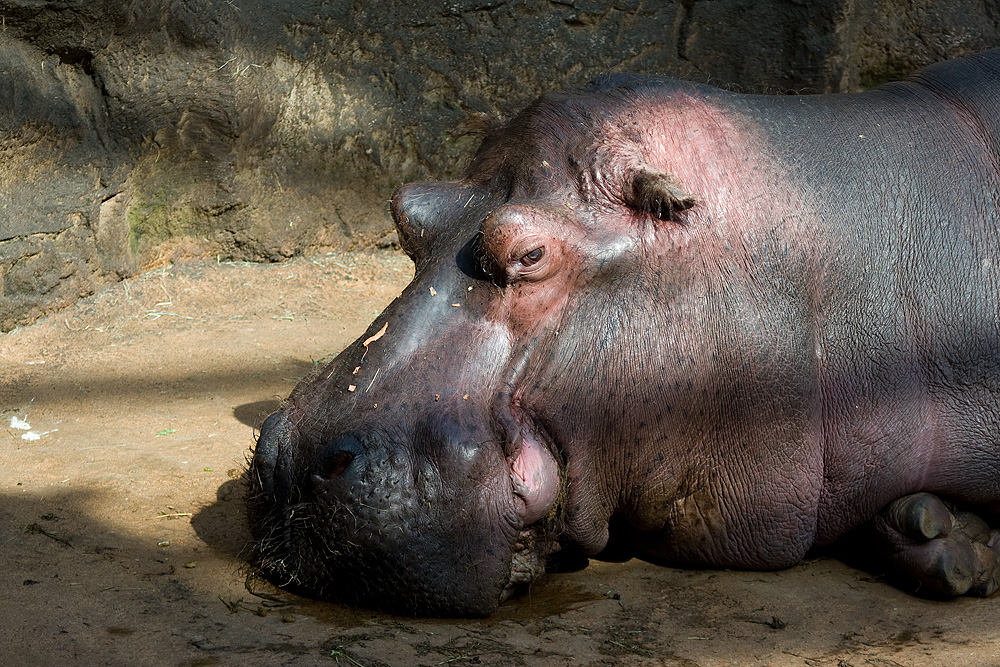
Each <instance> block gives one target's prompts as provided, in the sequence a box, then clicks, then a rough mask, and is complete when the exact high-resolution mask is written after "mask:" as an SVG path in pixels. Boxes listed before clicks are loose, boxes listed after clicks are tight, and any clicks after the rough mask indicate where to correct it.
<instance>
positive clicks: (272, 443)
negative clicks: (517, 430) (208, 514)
mask: <svg viewBox="0 0 1000 667" xmlns="http://www.w3.org/2000/svg"><path fill="white" fill-rule="evenodd" d="M297 417H301V412H300V411H299V410H297V409H296V408H295V407H294V405H290V406H289V407H286V408H285V409H284V410H283V411H281V412H277V413H275V414H273V415H271V416H270V417H269V418H268V419H267V420H266V421H265V422H264V424H263V426H262V427H261V433H260V438H259V440H258V443H257V447H256V449H255V452H254V455H253V460H252V461H251V465H250V470H249V473H248V475H249V480H250V491H249V502H248V511H249V519H250V524H251V526H252V534H253V543H254V546H253V552H252V554H251V559H252V561H253V562H254V563H255V564H256V566H257V568H258V570H259V572H260V573H261V574H262V575H264V576H265V577H266V578H268V579H269V580H271V581H272V582H274V583H275V584H276V585H279V586H281V587H283V588H286V589H288V590H291V591H294V592H300V593H303V594H307V595H309V596H311V597H317V598H321V599H329V600H334V601H338V602H345V603H348V604H355V605H360V606H367V607H377V608H380V609H385V610H391V611H396V612H401V613H409V614H425V615H426V614H430V615H462V616H482V615H486V614H489V613H490V612H492V611H493V610H494V609H495V608H496V606H497V605H498V604H499V603H500V602H502V601H503V600H504V599H506V598H507V597H509V596H510V595H511V594H512V592H513V591H514V590H515V589H516V588H517V586H518V585H520V584H524V583H527V582H530V581H531V580H532V579H534V578H535V577H536V576H537V575H538V574H540V573H541V571H542V570H543V567H544V564H543V561H542V558H541V555H540V554H539V552H538V550H537V544H538V539H537V538H536V537H534V536H533V535H532V534H531V531H530V530H525V527H526V526H527V525H529V524H531V523H533V522H536V521H538V520H539V519H540V518H541V516H540V512H541V510H539V509H538V508H540V507H546V506H551V503H552V502H554V500H555V497H554V493H555V492H556V491H557V490H558V487H557V486H556V485H553V484H548V483H546V481H545V480H547V479H549V478H550V477H553V476H554V478H555V479H558V472H557V469H556V464H555V462H554V460H553V459H552V457H551V456H550V455H548V454H547V453H545V452H541V451H539V450H538V449H537V447H535V446H533V445H532V444H531V440H530V438H529V442H528V444H527V445H525V443H524V440H523V438H521V437H520V436H519V437H518V438H516V440H517V442H516V443H514V444H515V446H518V447H519V448H520V450H521V451H520V452H519V455H517V456H514V457H512V458H511V459H510V460H508V459H507V456H506V454H505V449H506V447H505V446H504V445H503V444H502V443H501V442H499V441H497V439H496V438H494V437H493V436H492V435H490V434H487V433H482V432H476V431H475V429H472V432H470V429H469V428H467V427H466V426H465V425H463V424H460V423H459V422H457V421H455V420H453V419H448V418H440V417H432V418H431V419H425V420H423V421H422V423H421V424H420V425H419V427H418V428H416V429H415V430H414V431H413V432H410V433H406V432H404V431H403V430H402V429H399V428H398V427H395V428H393V427H387V426H385V425H383V426H381V427H380V426H376V425H374V424H370V423H369V424H366V425H365V428H364V430H361V429H349V430H343V431H338V432H337V433H336V434H334V435H332V436H330V437H323V438H322V439H321V440H316V441H314V440H311V439H310V438H309V437H308V436H303V435H302V433H300V431H299V429H298V428H297V427H296V426H295V425H294V422H295V420H296V418H297Z"/></svg>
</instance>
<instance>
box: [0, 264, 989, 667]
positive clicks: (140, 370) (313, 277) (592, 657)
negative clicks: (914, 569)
mask: <svg viewBox="0 0 1000 667" xmlns="http://www.w3.org/2000/svg"><path fill="white" fill-rule="evenodd" d="M410 275H411V268H410V264H409V262H408V260H406V258H405V257H403V256H402V255H399V254H394V253H390V252H383V253H377V254H344V255H320V256H315V257H310V258H299V259H295V260H293V261H289V262H287V263H282V264H271V265H252V264H220V263H217V262H213V261H207V260H202V261H195V262H191V263H184V264H180V265H172V266H168V267H166V268H164V269H161V270H157V271H154V272H150V273H147V274H144V275H141V276H139V277H137V278H134V279H132V280H129V281H127V282H126V283H122V284H118V285H115V286H113V287H110V288H108V289H105V290H104V291H102V292H100V293H99V294H97V295H95V296H93V297H90V298H88V299H85V300H83V301H81V302H79V303H78V304H77V305H76V306H74V307H72V308H70V309H69V310H65V311H62V312H60V313H58V314H56V315H53V316H51V317H49V318H47V319H45V320H42V321H40V322H39V323H37V324H35V325H33V326H30V327H24V328H21V329H17V330H14V331H13V332H11V333H10V334H7V335H2V336H0V359H2V362H0V419H2V423H0V426H2V428H0V559H2V560H0V563H2V570H0V596H2V600H3V603H4V604H3V612H2V616H3V622H2V623H0V664H4V665H7V664H9V665H67V664H78V665H178V666H181V665H183V666H187V667H195V666H202V665H329V664H339V665H342V666H343V667H362V666H363V667H372V666H376V665H406V666H409V665H426V666H432V665H541V664H544V665H569V664H574V665H576V664H580V665H618V664H622V665H671V666H672V665H677V666H684V667H695V666H699V667H709V666H716V665H831V666H836V667H859V666H861V665H883V666H884V665H1000V636H998V633H997V628H998V625H1000V623H998V618H1000V597H997V598H994V599H989V600H978V599H961V600H956V601H953V602H937V601H929V600H924V599H920V598H916V597H912V596H909V595H907V594H904V593H903V592H900V591H898V590H896V589H894V588H892V587H890V586H889V585H887V584H885V583H884V582H882V581H879V580H877V579H875V578H873V577H871V576H870V575H867V574H865V573H863V572H860V571H857V570H853V569H851V568H849V567H847V566H846V565H844V564H842V563H840V562H838V561H836V560H832V559H819V560H812V561H809V562H807V563H804V564H802V565H800V566H798V567H794V568H792V569H790V570H786V571H782V572H767V573H759V572H730V571H724V572H710V571H683V570H673V569H669V568H661V567H655V566H652V565H648V564H645V563H641V562H636V561H632V562H629V563H624V564H613V563H596V562H595V563H591V565H590V566H589V567H588V568H586V569H584V570H582V571H579V572H575V573H568V574H560V575H553V576H550V577H549V578H548V579H546V580H544V581H542V582H541V583H538V584H536V585H535V586H534V587H533V588H532V590H531V591H530V594H529V595H527V596H525V597H523V598H521V599H517V600H515V601H513V602H511V603H508V604H506V605H504V606H503V607H502V609H501V611H500V612H499V613H498V614H497V615H496V616H495V617H493V618H491V619H488V620H439V619H432V620H426V619H412V618H400V617H393V616H387V615H381V614H376V613H372V612H369V611H358V610H353V609H348V608H344V607H340V606H336V605H331V604H326V603H318V602H314V601H310V600H305V599H301V598H297V597H294V596H291V595H289V594H286V593H283V592H281V591H277V590H275V589H270V588H267V587H261V586H259V585H258V586H257V587H254V588H253V590H250V589H248V588H247V587H246V586H245V571H244V564H243V561H242V560H241V556H240V554H241V551H242V550H243V548H244V546H245V543H246V539H247V529H246V527H245V525H244V524H245V520H244V513H243V507H242V488H241V482H240V479H239V478H240V473H241V471H242V469H243V467H244V464H245V457H246V455H247V452H248V449H249V447H250V445H251V443H252V442H253V436H254V432H253V427H254V426H256V425H259V423H260V421H261V420H262V419H263V417H264V416H265V415H266V414H267V413H269V412H270V411H271V410H273V409H274V408H275V407H276V406H277V404H278V401H279V400H280V399H281V398H283V397H284V396H286V395H287V394H288V393H289V391H290V390H291V389H292V386H293V385H294V383H295V382H296V380H297V378H299V377H301V376H303V375H304V374H305V373H306V372H307V371H308V370H309V369H310V368H311V367H312V365H313V364H314V363H316V362H317V361H319V360H321V359H324V358H327V357H329V356H331V355H333V354H335V353H336V352H337V351H338V350H340V349H341V348H343V347H345V346H346V345H347V344H348V343H349V342H350V341H351V340H352V339H353V338H354V337H355V336H357V335H358V334H359V333H360V332H361V331H362V330H363V329H364V328H365V326H366V325H367V324H368V323H369V322H370V321H371V320H372V319H373V318H374V317H375V315H376V314H377V313H378V312H379V311H380V310H381V308H382V307H383V306H384V305H385V304H387V303H388V302H389V301H390V300H391V299H392V298H393V297H394V296H395V295H396V294H398V292H399V291H400V289H402V287H403V286H404V285H405V284H406V282H407V281H408V279H409V277H410Z"/></svg>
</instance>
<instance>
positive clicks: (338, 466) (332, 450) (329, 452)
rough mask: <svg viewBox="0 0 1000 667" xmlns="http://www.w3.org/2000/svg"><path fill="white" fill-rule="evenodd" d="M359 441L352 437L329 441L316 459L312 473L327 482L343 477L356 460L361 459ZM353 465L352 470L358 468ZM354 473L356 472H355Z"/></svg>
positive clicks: (347, 436)
mask: <svg viewBox="0 0 1000 667" xmlns="http://www.w3.org/2000/svg"><path fill="white" fill-rule="evenodd" d="M363 454H364V449H363V448H362V446H361V441H360V440H358V438H356V437H355V436H353V435H343V436H340V437H338V438H336V439H334V440H333V441H331V442H330V443H329V444H328V445H327V446H326V448H325V449H324V450H323V452H322V453H321V454H320V455H319V457H318V458H317V459H316V464H315V466H314V468H313V472H314V473H315V474H316V475H319V476H320V477H322V478H324V479H328V480H332V479H334V478H338V477H343V476H344V475H345V473H347V472H348V470H349V469H350V468H351V467H352V464H353V463H354V461H355V460H356V459H360V458H362V455H363ZM358 467H359V465H355V466H354V468H358ZM355 472H356V471H355Z"/></svg>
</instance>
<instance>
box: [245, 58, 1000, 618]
mask: <svg viewBox="0 0 1000 667" xmlns="http://www.w3.org/2000/svg"><path fill="white" fill-rule="evenodd" d="M998 100H1000V52H990V53H987V54H984V55H981V56H978V57H975V58H971V59H966V60H963V61H955V62H951V63H946V64H941V65H937V66H934V67H931V68H929V69H927V70H924V71H922V72H921V73H919V74H918V75H916V76H915V77H914V78H911V79H910V80H908V81H906V82H903V83H895V84H890V85H887V86H884V87H882V88H880V89H877V90H874V91H870V92H866V93H861V94H854V95H824V96H801V97H795V96H785V97H772V96H753V95H737V94H731V93H727V92H723V91H720V90H716V89H713V88H710V87H706V86H700V85H694V84H689V83H682V82H678V81H673V80H661V79H652V78H637V77H613V78H608V79H603V80H600V81H598V82H595V83H593V84H591V85H590V86H588V87H586V88H584V89H581V90H575V91H569V92H564V93H558V94H553V95H548V96H546V97H543V98H542V99H540V100H539V101H538V102H536V103H535V104H534V105H533V106H531V107H530V108H528V109H527V110H525V111H524V112H522V113H521V114H520V115H519V116H517V117H515V118H514V119H513V120H511V121H510V122H508V123H507V124H505V125H502V126H500V127H496V128H492V129H491V130H490V131H489V132H488V133H487V135H486V138H485V139H484V142H483V144H482V146H481V148H480V150H479V152H478V154H477V155H476V157H475V159H474V161H473V163H472V165H471V166H470V168H469V170H468V172H467V174H466V176H465V177H464V178H463V179H461V180H459V181H455V182H446V183H423V184H412V185H407V186H404V187H403V188H401V189H400V190H398V191H397V192H396V193H395V195H394V197H393V200H392V214H393V216H394V219H395V222H396V226H397V228H398V230H399V237H400V243H401V245H402V246H403V248H404V250H406V252H407V253H408V254H409V255H410V256H411V257H412V258H413V261H414V262H415V264H416V276H415V278H414V280H413V282H412V283H411V284H410V285H409V286H408V287H407V288H406V290H405V291H404V292H403V293H402V294H401V295H400V296H399V297H398V298H397V299H396V300H395V301H394V302H393V303H392V304H391V305H390V306H389V307H388V308H387V309H386V310H385V312H383V313H382V314H381V315H380V316H379V317H378V318H377V319H376V320H375V322H373V323H372V325H371V328H370V329H369V330H368V331H367V332H366V333H365V335H364V336H362V337H361V338H360V339H359V340H358V341H357V342H356V343H354V344H353V345H351V346H350V347H348V348H347V349H346V350H344V352H342V353H341V354H340V356H338V357H337V358H336V359H335V360H334V361H333V362H331V363H330V364H329V365H328V366H326V367H325V368H322V369H320V370H318V371H317V372H316V373H314V374H313V375H312V376H311V377H309V378H307V379H306V380H304V381H303V382H302V383H301V384H300V385H299V386H298V387H297V388H296V389H295V391H294V392H293V393H292V395H291V397H290V398H289V400H288V402H287V404H286V405H285V406H284V407H283V408H282V409H281V411H279V412H277V413H275V414H274V415H272V416H271V417H270V418H269V419H268V420H267V422H266V423H265V424H264V426H263V428H262V429H261V434H260V439H259V442H258V445H257V448H256V451H255V453H254V456H253V460H252V462H251V466H250V469H249V472H248V477H249V480H250V487H251V489H250V497H249V504H248V507H249V514H250V522H251V528H252V535H253V559H254V561H255V563H256V565H257V566H258V567H259V568H260V570H261V571H262V572H263V573H264V574H265V575H266V576H267V577H269V578H270V579H271V580H272V581H274V582H275V583H277V584H279V585H283V586H287V587H289V588H291V589H293V590H296V591H299V592H303V593H306V594H309V595H313V596H317V597H321V598H328V599H333V600H340V601H345V602H349V603H355V604H361V605H365V606H374V607H379V608H386V609H392V610H396V611H402V612H409V613H418V614H446V615H451V614H472V615H481V614H488V613H490V612H491V611H492V610H493V609H495V607H496V606H497V604H499V603H500V602H501V601H502V600H503V599H505V598H506V597H507V596H509V595H510V594H511V592H512V591H515V590H516V589H517V588H518V586H519V585H521V584H524V583H527V582H529V581H530V580H531V579H533V578H534V577H536V576H538V575H539V574H541V573H542V572H543V571H544V569H545V564H546V562H547V561H548V560H550V559H551V558H552V557H553V556H554V555H555V554H560V553H561V554H562V555H564V556H567V555H568V556H570V557H576V558H579V557H581V556H582V557H590V556H597V557H606V558H612V557H626V558H627V557H632V556H634V557H640V558H645V559H648V560H651V561H654V562H658V563H664V564H670V565H684V566H699V567H741V568H781V567H785V566H789V565H791V564H793V563H795V562H796V561H798V560H799V559H801V558H802V557H803V555H804V554H805V553H806V552H807V550H809V549H810V548H812V547H814V546H817V545H826V544H831V543H833V542H835V541H837V540H840V539H841V538H843V537H844V536H845V535H847V534H848V533H850V532H851V531H854V533H853V534H860V533H859V531H861V532H864V531H869V533H868V534H870V535H871V536H873V539H870V540H868V541H866V542H865V544H866V548H868V549H874V550H877V551H878V553H879V555H880V557H881V558H883V560H884V562H885V563H886V564H887V565H888V566H890V567H892V568H894V569H896V570H898V572H899V574H900V575H901V576H902V577H904V578H908V579H910V580H912V582H913V584H914V585H915V586H920V587H924V589H925V590H932V591H937V592H940V593H942V594H948V595H950V594H960V593H965V592H974V593H980V594H988V593H990V592H992V590H993V589H995V588H996V578H997V576H998V575H997V568H996V560H997V556H996V550H995V549H994V545H995V543H996V542H998V540H997V539H996V536H997V533H996V531H993V530H992V529H991V528H990V527H989V525H988V523H987V521H990V520H993V518H994V517H995V512H996V510H997V506H998V500H1000V448H998V441H1000V318H998V314H1000V232H998V228H1000V217H998V206H1000V194H998V192H1000V179H998V168H1000V151H998V147H1000V125H998V122H1000V121H998V119H1000V104H998ZM983 519H985V520H986V521H984V520H983ZM855 529H857V530H855Z"/></svg>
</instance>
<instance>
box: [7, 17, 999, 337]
mask: <svg viewBox="0 0 1000 667" xmlns="http://www.w3.org/2000/svg"><path fill="white" fill-rule="evenodd" d="M433 4H434V5H435V6H436V7H435V8H430V6H429V5H428V3H414V2H397V1H396V0H385V1H384V2H352V1H350V0H343V1H341V0H328V1H321V0H285V1H284V2H272V1H269V0H224V1H223V0H217V1H212V0H142V1H139V0H115V1H113V2H112V1H110V0H64V1H54V0H53V1H45V0H0V294H2V297H0V330H4V331H6V330H9V329H11V328H12V327H13V326H15V325H17V324H20V323H26V322H29V321H31V320H32V319H34V318H36V317H37V316H39V315H41V314H43V313H44V312H46V311H49V310H52V309H54V308H58V307H61V306H63V305H66V304H68V303H70V302H72V301H73V300H75V299H76V298H78V297H79V296H81V295H84V294H87V293H89V292H91V291H93V289H94V287H95V286H96V285H97V284H100V283H102V282H107V281H111V280H116V279H120V278H122V277H125V276H129V275H131V274H133V273H134V272H135V271H137V270H139V269H141V268H143V267H146V266H152V265H155V264H156V263H158V262H165V261H169V260H171V259H175V258H178V257H183V256H185V255H205V254H210V255H218V256H220V257H221V258H223V259H249V260H274V259H279V258H282V257H287V256H290V255H292V254H295V253H297V252H302V251H305V250H316V249H321V248H329V247H346V246H348V245H364V244H371V243H374V242H376V241H377V240H378V239H379V238H380V237H381V236H383V235H385V234H386V233H387V232H388V231H389V230H390V221H389V218H388V215H387V212H386V200H387V199H388V197H389V194H390V193H391V191H392V190H393V188H394V187H395V186H397V185H399V184H401V183H403V182H405V181H409V180H414V179H421V178H446V177H449V176H454V175H456V174H458V173H459V172H460V170H461V168H462V166H463V164H464V162H465V160H467V159H468V157H469V154H470V152H471V151H472V150H474V148H475V145H476V139H475V138H474V137H471V136H468V135H467V134H465V133H463V131H462V129H461V128H462V121H463V119H464V118H466V117H467V116H468V114H469V113H470V112H486V113H491V114H496V115H500V116H507V115H510V114H511V113H513V112H515V111H516V110H517V109H519V108H520V107H522V106H524V105H525V104H527V103H528V102H530V101H531V100H532V99H533V98H534V97H536V96H537V95H539V94H540V93H542V92H543V91H545V90H548V89H551V88H555V87H559V86H566V85H573V84H579V83H582V82H584V81H586V80H588V79H590V78H592V77H593V76H595V75H597V74H600V73H603V72H608V71H637V72H652V73H662V74H669V75H673V76H678V77H682V78H688V79H693V80H698V81H703V82H709V83H713V84H715V85H721V86H725V87H729V88H734V89H737V90H743V91H748V92H771V93H810V92H829V91H850V90H858V89H860V88H863V87H868V86H872V85H876V84H878V83H881V82H882V81H885V80H887V79H891V78H897V77H900V76H903V75H905V74H906V73H908V72H910V71H912V70H913V69H915V68H917V67H919V66H921V65H924V64H927V63H930V62H933V61H936V60H942V59H945V58H949V57H955V56H960V55H964V54H968V53H971V52H975V51H980V50H983V49H985V48H989V47H991V46H997V45H1000V0H954V1H949V2H945V1H944V0H938V1H933V0H924V1H923V2H921V1H920V0H915V1H914V0H876V1H875V2H861V1H860V0H819V1H814V2H799V1H797V0H764V1H753V0H714V1H708V0H704V1H702V0H680V1H677V2H663V3H648V2H643V1H642V0H617V2H612V3H607V2H596V1H592V0H558V1H556V0H552V1H544V2H543V1H541V0H524V1H505V0H452V1H450V2H441V3H433Z"/></svg>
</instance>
